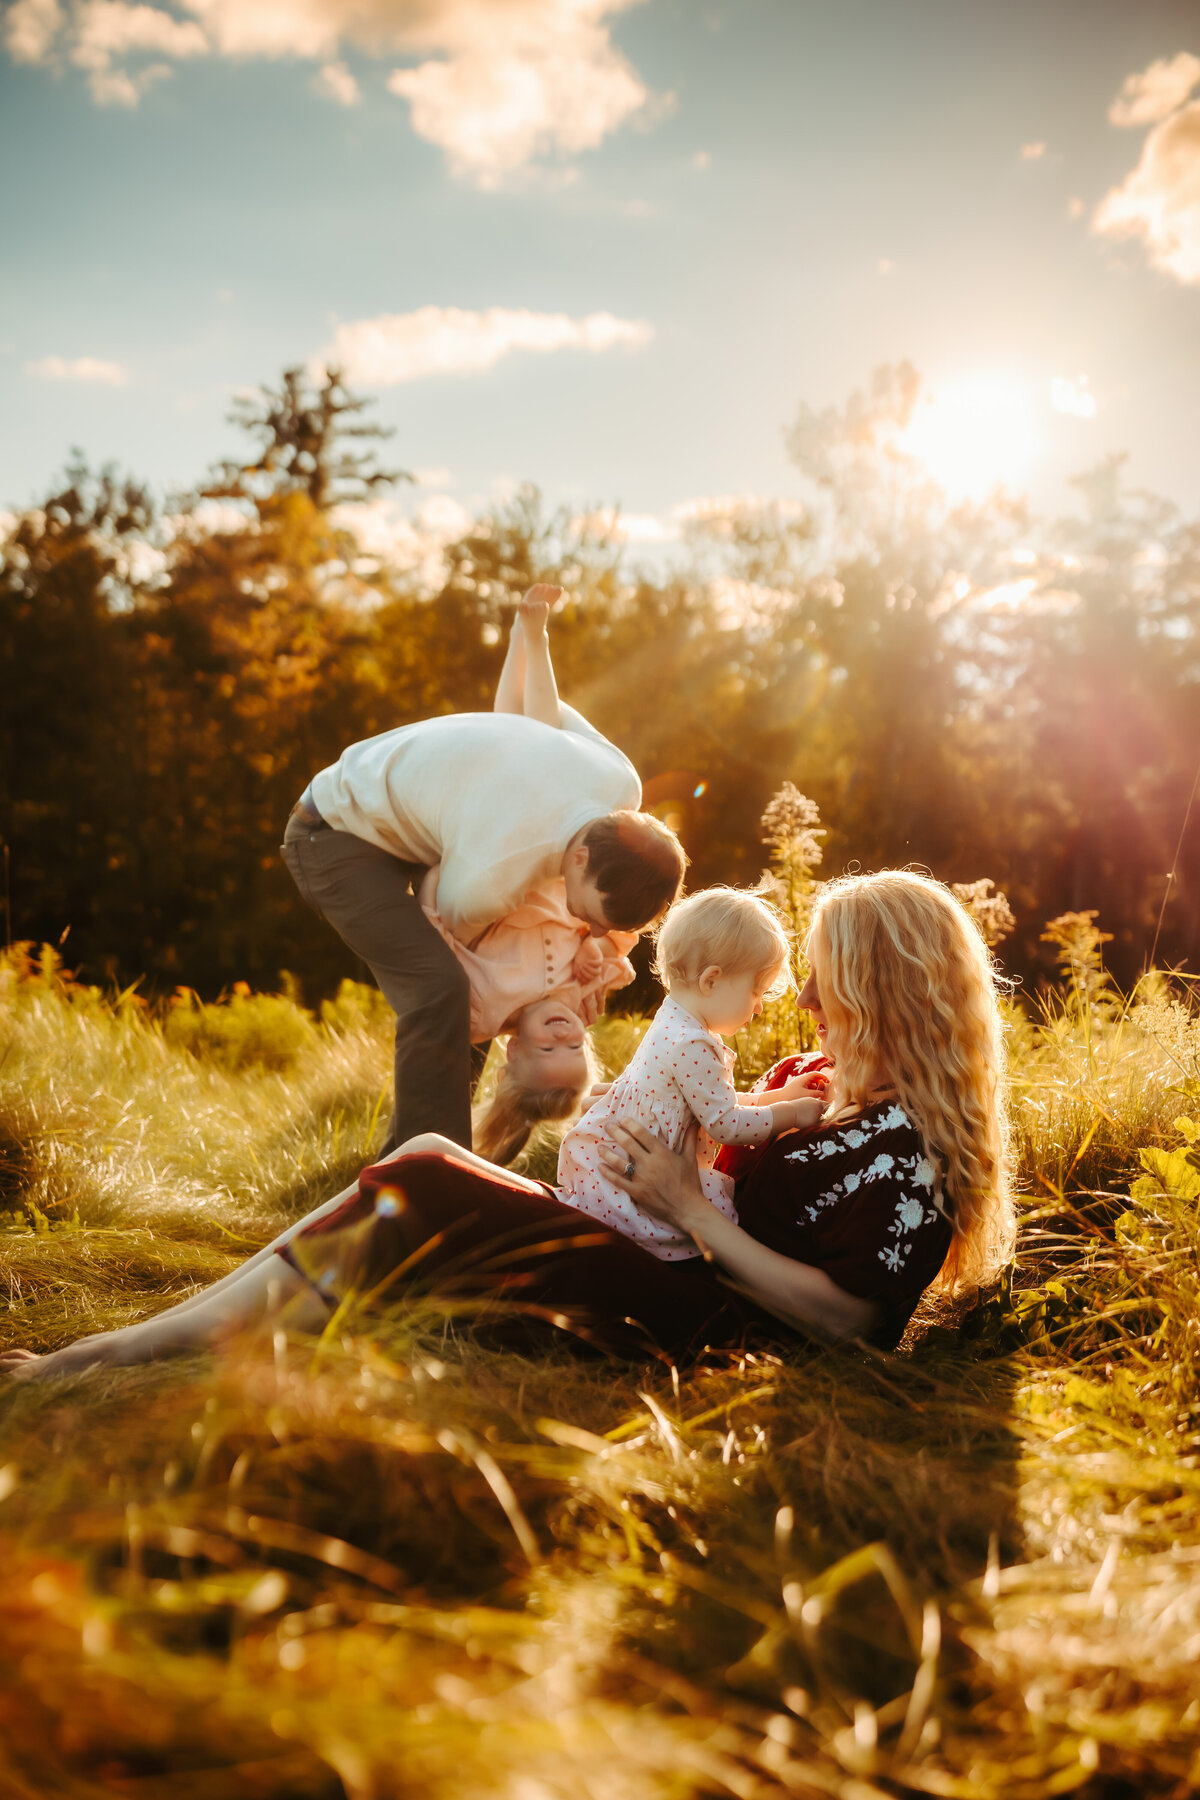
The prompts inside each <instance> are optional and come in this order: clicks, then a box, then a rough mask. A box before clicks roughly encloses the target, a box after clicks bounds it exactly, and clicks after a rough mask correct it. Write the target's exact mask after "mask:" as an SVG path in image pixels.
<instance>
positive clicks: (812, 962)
mask: <svg viewBox="0 0 1200 1800" xmlns="http://www.w3.org/2000/svg"><path fill="white" fill-rule="evenodd" d="M818 948H819V946H818V945H817V943H816V941H815V933H814V936H813V938H812V939H810V940H809V946H808V980H807V981H806V982H805V984H804V986H803V987H802V988H801V989H800V992H799V994H798V995H797V996H796V1004H797V1006H800V1007H802V1008H803V1010H804V1011H805V1012H808V1013H811V1014H812V1017H813V1020H814V1022H815V1024H816V1027H817V1037H818V1038H819V1039H820V1043H821V1048H822V1050H823V1051H824V1052H825V1054H826V1056H828V1057H830V1058H831V1060H832V1061H834V1062H836V1061H837V1052H836V1050H835V1048H834V1045H833V1044H832V1043H831V1042H830V1037H829V1020H828V1019H827V1018H826V1017H825V1013H824V1010H823V1008H822V1006H821V990H820V989H819V988H818V986H817V975H816V967H817V956H816V955H815V954H814V953H815V952H816V951H817V950H818Z"/></svg>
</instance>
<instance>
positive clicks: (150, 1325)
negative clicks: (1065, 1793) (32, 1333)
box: [0, 1252, 329, 1381]
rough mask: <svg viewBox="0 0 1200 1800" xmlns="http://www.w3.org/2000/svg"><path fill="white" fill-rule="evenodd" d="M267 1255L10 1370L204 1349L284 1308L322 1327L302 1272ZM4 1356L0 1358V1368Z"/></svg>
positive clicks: (303, 1325) (26, 1372)
mask: <svg viewBox="0 0 1200 1800" xmlns="http://www.w3.org/2000/svg"><path fill="white" fill-rule="evenodd" d="M262 1254H263V1256H264V1257H265V1259H266V1260H264V1261H259V1260H258V1259H257V1258H256V1259H255V1266H254V1267H250V1266H247V1267H245V1268H243V1269H239V1270H238V1271H237V1273H236V1275H235V1276H234V1277H232V1278H229V1279H228V1285H226V1283H225V1282H221V1283H218V1284H217V1285H218V1286H219V1288H220V1290H221V1291H220V1292H219V1293H218V1292H217V1291H216V1288H213V1289H210V1290H209V1292H208V1293H206V1294H203V1295H201V1296H200V1297H199V1298H198V1299H197V1300H194V1301H189V1302H188V1303H187V1304H185V1305H183V1306H177V1307H176V1306H173V1307H171V1308H170V1310H169V1311H167V1312H164V1313H160V1314H159V1315H158V1316H157V1318H153V1319H143V1320H142V1321H141V1322H140V1323H139V1324H136V1325H124V1326H122V1327H121V1328H120V1329H119V1330H117V1331H101V1332H97V1333H96V1334H95V1335H94V1336H92V1337H86V1338H80V1340H79V1342H78V1343H76V1344H68V1345H66V1347H65V1348H64V1349H62V1350H53V1351H51V1352H50V1354H49V1355H48V1356H38V1357H32V1358H26V1359H25V1360H23V1361H17V1360H16V1359H15V1358H14V1359H12V1360H9V1361H8V1369H7V1372H8V1374H9V1375H10V1376H11V1377H12V1378H13V1379H14V1380H17V1381H29V1380H41V1379H43V1378H44V1377H46V1376H53V1375H69V1374H72V1373H74V1372H75V1371H77V1370H79V1369H89V1368H92V1367H93V1366H94V1365H95V1364H97V1363H104V1364H110V1365H114V1366H118V1367H120V1366H124V1365H126V1364H129V1363H143V1362H153V1361H154V1360H155V1358H157V1357H160V1356H171V1355H174V1354H177V1353H178V1352H180V1351H184V1350H202V1349H206V1348H208V1347H209V1346H210V1345H213V1344H217V1343H219V1342H220V1341H221V1340H222V1339H223V1338H225V1337H229V1336H232V1335H233V1334H234V1333H236V1332H238V1331H240V1330H243V1329H244V1328H245V1327H246V1326H247V1325H252V1324H255V1323H256V1322H257V1321H258V1320H259V1319H262V1318H265V1317H267V1316H269V1315H270V1314H272V1313H277V1312H279V1311H281V1309H282V1308H283V1307H285V1306H286V1307H287V1308H288V1318H289V1323H291V1324H292V1325H294V1326H296V1327H297V1328H298V1329H299V1330H304V1331H320V1330H321V1329H322V1328H323V1327H324V1325H325V1324H326V1323H327V1321H328V1319H329V1311H328V1308H327V1307H326V1306H325V1305H324V1303H323V1302H322V1301H321V1300H319V1299H318V1298H317V1296H316V1294H314V1293H313V1291H312V1289H311V1287H310V1286H309V1284H308V1282H307V1281H305V1279H304V1277H303V1276H302V1275H297V1273H296V1271H295V1270H294V1269H293V1268H291V1267H290V1265H289V1264H288V1263H285V1262H284V1261H283V1259H282V1257H279V1256H276V1255H274V1254H273V1253H268V1252H263V1253H262ZM6 1360H7V1359H0V1370H2V1369H3V1367H4V1363H5V1361H6Z"/></svg>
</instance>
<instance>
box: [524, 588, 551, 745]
mask: <svg viewBox="0 0 1200 1800" xmlns="http://www.w3.org/2000/svg"><path fill="white" fill-rule="evenodd" d="M561 597H562V589H561V588H560V587H555V586H553V585H552V584H551V583H550V582H547V581H539V582H536V583H535V584H534V586H533V587H531V588H530V589H529V592H528V593H527V594H526V595H525V596H524V598H523V599H522V601H521V604H520V606H519V607H518V608H517V624H518V625H519V626H520V628H521V631H522V633H523V634H524V639H525V689H524V707H523V711H524V713H525V717H526V718H527V719H538V720H540V721H541V723H542V724H543V725H553V726H554V728H555V730H560V729H561V728H562V709H561V707H560V705H559V700H558V683H557V682H556V681H555V679H554V663H553V661H552V660H551V657H550V637H549V632H548V627H549V623H550V614H551V612H552V611H553V609H554V607H555V606H557V604H558V602H559V600H560V598H561Z"/></svg>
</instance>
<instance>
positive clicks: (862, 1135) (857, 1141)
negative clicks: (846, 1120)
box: [842, 1126, 869, 1150]
mask: <svg viewBox="0 0 1200 1800" xmlns="http://www.w3.org/2000/svg"><path fill="white" fill-rule="evenodd" d="M842 1141H843V1142H844V1143H846V1144H848V1145H849V1147H850V1149H851V1150H859V1149H861V1148H862V1146H863V1145H864V1144H865V1143H867V1142H868V1141H869V1140H868V1137H867V1133H866V1132H865V1131H859V1129H858V1127H857V1126H852V1127H851V1129H850V1130H849V1131H846V1132H843V1133H842Z"/></svg>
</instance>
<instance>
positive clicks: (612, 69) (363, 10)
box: [3, 0, 657, 187]
mask: <svg viewBox="0 0 1200 1800" xmlns="http://www.w3.org/2000/svg"><path fill="white" fill-rule="evenodd" d="M638 3H639V0H179V4H180V5H181V7H182V9H183V10H184V11H186V12H187V13H188V14H190V15H191V16H190V17H188V18H180V17H178V16H177V15H176V14H175V13H174V12H172V11H168V10H167V8H166V7H165V5H148V4H141V3H132V0H15V4H13V5H11V6H10V7H9V9H8V12H7V13H6V15H5V18H4V25H3V33H4V41H5V43H6V45H7V48H8V50H9V53H10V54H11V55H12V56H13V57H14V58H15V59H16V60H17V61H21V62H28V63H41V64H52V63H61V62H62V61H63V60H66V61H68V62H71V63H74V64H75V65H76V66H77V67H79V68H81V69H84V70H85V71H87V73H88V77H89V81H90V84H91V88H92V93H93V97H94V98H95V99H96V100H97V101H98V102H100V103H101V104H105V103H112V102H117V103H121V104H126V105H133V104H136V102H137V100H138V98H139V96H140V94H141V93H142V92H143V91H144V89H145V87H146V85H147V83H148V81H150V80H153V79H157V78H158V77H159V76H161V75H163V74H165V73H168V72H169V70H170V67H171V62H172V61H177V60H178V59H180V58H182V57H190V56H199V55H202V54H206V53H211V54H216V55H220V56H229V57H249V56H261V57H275V58H278V57H289V58H291V57H301V58H307V59H311V60H313V61H316V62H319V63H321V64H322V68H321V70H320V72H319V73H318V75H317V77H316V79H317V84H318V87H319V89H320V91H322V92H323V93H326V94H328V95H329V96H330V97H331V98H333V99H335V100H338V101H340V102H341V103H342V104H343V105H353V104H354V103H355V101H356V100H357V99H358V97H359V95H358V84H357V82H356V81H355V78H354V76H353V75H352V74H351V73H350V71H349V69H348V68H347V67H346V65H345V63H344V62H343V61H342V60H341V52H342V51H343V49H344V48H347V47H353V48H355V49H357V50H358V51H360V52H361V53H363V54H365V55H368V56H373V57H383V56H388V57H395V56H401V57H405V58H407V59H410V60H409V66H405V67H402V68H396V69H394V70H393V72H392V74H391V77H390V79H389V82H388V86H389V88H390V89H391V91H392V93H394V94H396V95H398V96H399V97H400V98H402V99H404V100H406V101H407V102H408V105H409V108H410V116H411V122H412V127H413V130H414V131H415V132H416V133H417V134H418V135H419V136H421V137H423V138H425V139H427V140H428V141H429V142H430V143H432V144H436V145H437V146H438V148H439V149H441V150H443V151H445V152H446V154H447V156H448V157H449V159H450V162H451V165H452V167H453V168H454V170H455V171H456V172H457V173H458V174H461V175H464V176H466V177H468V178H470V179H471V180H474V181H476V182H477V183H478V184H479V185H480V186H482V187H495V186H497V185H498V184H499V183H500V182H501V181H503V180H504V179H505V178H506V177H508V176H510V175H512V174H513V173H514V172H515V171H517V170H519V169H521V168H523V167H524V166H525V165H526V164H528V163H529V162H530V161H531V160H533V159H534V158H535V157H540V156H545V155H547V154H555V155H560V156H563V155H565V156H571V155H574V154H576V153H577V152H579V151H582V150H591V149H594V148H595V147H596V146H597V145H598V144H600V143H601V142H602V141H603V139H604V138H605V137H606V136H607V135H608V134H609V132H611V131H614V130H616V128H617V127H618V126H620V125H622V124H623V123H624V122H625V121H626V120H627V119H629V118H631V117H632V116H633V115H634V114H638V113H640V114H641V115H642V116H643V117H644V118H645V119H647V120H651V119H653V118H654V117H655V116H657V114H656V107H655V100H654V97H653V96H652V95H651V94H650V92H649V90H648V89H647V87H646V85H645V84H644V82H643V81H642V79H641V77H640V76H639V75H638V73H637V71H636V70H635V69H634V68H633V67H632V66H631V64H630V63H629V61H628V60H627V58H626V57H625V56H623V55H622V53H621V52H620V50H618V49H617V47H616V46H615V45H614V43H613V42H612V37H611V32H610V24H609V21H610V19H611V16H612V15H613V14H614V13H617V12H621V11H623V10H624V9H625V8H626V7H628V6H630V5H634V4H638ZM151 54H152V55H154V56H156V57H158V58H160V59H163V58H166V59H170V60H168V61H163V60H159V61H158V62H156V63H155V64H154V65H153V67H151V68H147V67H145V66H144V65H143V64H142V62H141V59H142V58H144V57H146V56H147V55H151Z"/></svg>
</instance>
